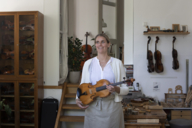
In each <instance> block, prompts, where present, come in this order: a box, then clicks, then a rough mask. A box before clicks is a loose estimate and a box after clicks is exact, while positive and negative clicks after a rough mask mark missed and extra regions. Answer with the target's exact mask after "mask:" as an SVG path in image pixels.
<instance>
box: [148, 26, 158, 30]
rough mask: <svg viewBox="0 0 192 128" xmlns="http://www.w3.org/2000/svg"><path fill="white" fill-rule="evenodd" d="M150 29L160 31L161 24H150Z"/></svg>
mask: <svg viewBox="0 0 192 128" xmlns="http://www.w3.org/2000/svg"><path fill="white" fill-rule="evenodd" d="M150 31H160V26H150Z"/></svg>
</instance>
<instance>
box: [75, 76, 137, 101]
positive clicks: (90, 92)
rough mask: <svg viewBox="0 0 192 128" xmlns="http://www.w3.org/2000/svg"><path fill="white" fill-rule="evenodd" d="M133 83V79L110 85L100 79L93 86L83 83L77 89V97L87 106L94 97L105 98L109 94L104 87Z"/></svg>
mask: <svg viewBox="0 0 192 128" xmlns="http://www.w3.org/2000/svg"><path fill="white" fill-rule="evenodd" d="M129 81H131V82H133V81H135V79H133V78H131V79H128V80H125V81H121V82H117V83H113V84H110V82H109V81H108V80H105V79H102V80H99V81H98V82H97V83H96V84H95V85H91V84H90V83H83V84H81V85H80V86H79V88H77V97H78V98H79V99H80V100H81V102H82V103H83V104H84V105H87V104H89V103H91V102H92V101H94V99H95V98H96V97H107V96H109V95H110V94H111V93H110V92H109V90H108V89H107V88H106V85H109V84H110V85H112V86H117V85H119V84H123V83H127V82H129Z"/></svg>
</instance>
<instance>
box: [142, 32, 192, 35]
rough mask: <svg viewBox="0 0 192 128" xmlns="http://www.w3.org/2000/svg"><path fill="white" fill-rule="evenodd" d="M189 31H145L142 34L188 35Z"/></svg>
mask: <svg viewBox="0 0 192 128" xmlns="http://www.w3.org/2000/svg"><path fill="white" fill-rule="evenodd" d="M188 34H190V32H146V33H143V35H188Z"/></svg>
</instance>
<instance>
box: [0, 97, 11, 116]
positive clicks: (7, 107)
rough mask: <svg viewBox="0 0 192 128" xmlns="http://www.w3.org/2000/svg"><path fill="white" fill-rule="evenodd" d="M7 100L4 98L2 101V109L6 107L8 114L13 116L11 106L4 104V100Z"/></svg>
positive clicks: (0, 105) (0, 103) (0, 107)
mask: <svg viewBox="0 0 192 128" xmlns="http://www.w3.org/2000/svg"><path fill="white" fill-rule="evenodd" d="M4 101H5V99H3V100H2V101H0V110H2V109H3V107H4V109H5V112H6V113H7V115H8V116H11V112H12V110H11V108H10V107H9V105H7V104H4V103H3V102H4Z"/></svg>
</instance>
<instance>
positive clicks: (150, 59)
mask: <svg viewBox="0 0 192 128" xmlns="http://www.w3.org/2000/svg"><path fill="white" fill-rule="evenodd" d="M148 39H149V40H148V43H147V60H148V66H147V68H148V72H149V73H151V72H154V64H153V53H152V52H151V50H149V43H150V41H151V37H150V36H148Z"/></svg>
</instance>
